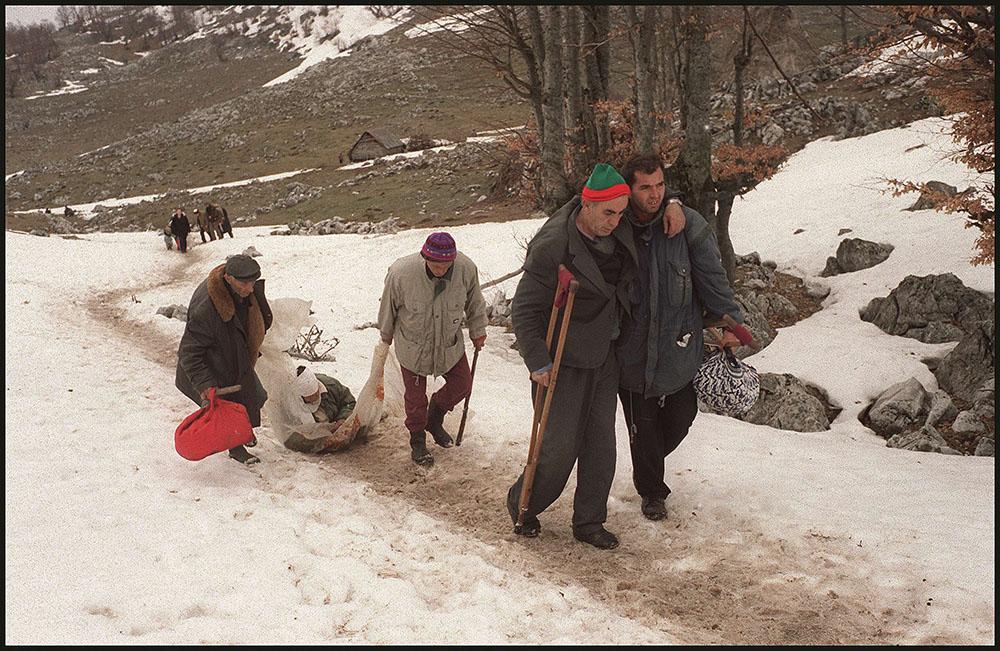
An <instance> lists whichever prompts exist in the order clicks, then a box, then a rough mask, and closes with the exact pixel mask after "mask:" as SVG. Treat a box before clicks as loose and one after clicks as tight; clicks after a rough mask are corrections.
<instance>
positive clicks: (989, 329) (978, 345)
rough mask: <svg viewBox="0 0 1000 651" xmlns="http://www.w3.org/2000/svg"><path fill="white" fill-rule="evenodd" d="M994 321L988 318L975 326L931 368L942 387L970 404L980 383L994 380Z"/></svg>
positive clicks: (980, 385)
mask: <svg viewBox="0 0 1000 651" xmlns="http://www.w3.org/2000/svg"><path fill="white" fill-rule="evenodd" d="M995 334H996V329H995V322H994V319H993V317H992V316H991V317H990V318H989V319H987V320H986V321H982V322H980V323H978V324H975V326H974V327H972V328H970V330H969V331H968V332H966V333H965V335H964V336H963V337H962V338H961V340H960V341H959V342H958V345H957V346H955V348H954V349H952V351H951V352H950V353H948V355H947V357H945V358H944V359H943V360H941V363H940V364H938V365H937V367H936V368H935V369H934V377H936V378H937V381H938V384H940V385H941V388H942V389H944V390H945V391H947V392H948V393H950V394H951V395H953V396H955V397H957V398H960V399H962V400H966V401H968V402H973V400H974V398H975V396H976V392H977V391H978V390H979V389H980V387H982V386H983V383H984V382H986V381H987V380H991V379H992V378H993V373H994V369H993V364H994V359H993V354H994V339H993V338H994V336H995Z"/></svg>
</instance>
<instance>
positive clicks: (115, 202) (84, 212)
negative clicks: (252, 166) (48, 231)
mask: <svg viewBox="0 0 1000 651" xmlns="http://www.w3.org/2000/svg"><path fill="white" fill-rule="evenodd" d="M102 149H103V147H102ZM94 151H100V150H96V149H95V150H94ZM315 169H316V168H315V167H313V168H309V169H305V170H295V171H293V172H281V173H280V174H270V175H268V176H258V177H255V178H252V179H243V180H242V181H230V182H229V183H219V184H216V185H203V186H201V187H200V188H188V189H187V190H183V192H187V193H188V194H202V193H204V192H211V191H212V190H216V189H218V188H233V187H236V186H239V185H250V184H251V183H267V182H268V181H277V180H280V179H286V178H288V177H289V176H295V175H297V174H305V173H306V172H312V171H314V170H315ZM163 196H166V192H161V193H159V194H144V195H140V196H137V197H124V198H121V199H104V200H102V201H94V202H91V203H79V204H76V205H73V206H70V208H72V209H73V212H75V213H77V214H79V215H81V216H82V217H83V218H84V219H93V217H94V208H96V207H97V206H104V207H105V208H117V207H118V206H130V205H133V204H137V203H142V202H143V201H156V200H157V199H159V198H160V197H163ZM45 210H46V209H45V208H35V209H32V210H15V211H14V213H15V214H18V215H24V214H28V213H35V212H40V213H44V212H45ZM49 210H54V209H52V208H49Z"/></svg>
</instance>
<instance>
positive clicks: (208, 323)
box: [174, 254, 273, 465]
mask: <svg viewBox="0 0 1000 651" xmlns="http://www.w3.org/2000/svg"><path fill="white" fill-rule="evenodd" d="M272 320H273V316H272V314H271V307H270V306H269V305H268V303H267V297H266V296H265V295H264V281H263V280H262V279H261V278H260V265H258V264H257V261H256V260H254V259H253V258H251V257H250V256H248V255H242V254H241V255H234V256H231V257H230V258H229V259H228V260H226V262H225V263H224V264H220V265H219V266H217V267H216V268H215V269H212V271H210V272H209V274H208V278H206V279H205V280H204V281H202V283H201V284H200V285H198V288H197V289H195V290H194V294H193V295H192V296H191V303H190V305H189V306H188V320H187V324H186V325H185V326H184V335H183V336H182V337H181V343H180V346H179V347H178V349H177V373H176V378H175V380H174V383H175V384H176V386H177V388H178V389H180V391H181V393H183V394H184V395H186V396H187V397H188V398H190V399H191V400H193V401H194V403H195V404H198V405H201V404H202V403H203V401H206V400H207V399H208V391H209V389H211V388H213V387H214V388H216V389H219V388H222V387H226V386H232V385H234V384H239V385H240V386H241V387H242V388H241V389H240V390H239V391H237V392H236V393H233V394H230V395H227V396H226V400H231V401H233V402H238V403H240V404H241V405H243V406H244V407H246V409H247V415H248V416H249V417H250V424H251V425H252V426H253V427H260V410H261V407H263V406H264V403H265V402H266V401H267V391H265V390H264V387H263V386H262V385H261V383H260V379H259V378H258V377H257V373H256V372H255V371H254V366H255V365H256V363H257V358H258V357H259V356H260V347H261V344H262V343H263V341H264V333H265V332H267V329H268V328H270V327H271V322H272ZM254 443H256V439H255V440H254ZM229 456H230V457H232V458H233V459H236V460H237V461H239V462H240V463H245V464H248V465H249V464H253V463H257V462H259V461H260V459H259V458H258V457H256V456H254V455H252V454H250V453H249V452H247V450H246V448H245V447H243V446H242V445H238V446H236V447H235V448H232V449H230V450H229Z"/></svg>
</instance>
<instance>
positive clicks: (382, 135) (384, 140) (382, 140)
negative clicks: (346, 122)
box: [354, 129, 406, 149]
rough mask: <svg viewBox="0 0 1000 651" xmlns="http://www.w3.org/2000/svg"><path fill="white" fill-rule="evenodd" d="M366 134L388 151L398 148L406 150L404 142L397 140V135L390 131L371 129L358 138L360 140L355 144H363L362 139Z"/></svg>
mask: <svg viewBox="0 0 1000 651" xmlns="http://www.w3.org/2000/svg"><path fill="white" fill-rule="evenodd" d="M366 133H367V134H368V135H370V136H371V137H372V138H374V139H375V140H376V142H378V143H379V144H380V145H382V146H383V147H385V148H386V149H394V148H396V147H402V148H404V149H405V148H406V145H405V144H404V143H403V141H402V140H400V139H399V138H397V137H396V135H395V134H394V133H392V132H391V131H389V130H388V129H369V130H368V131H365V132H363V133H362V134H361V135H360V136H358V140H357V141H356V142H355V143H354V144H355V145H357V144H358V142H361V139H362V138H364V137H365V134H366Z"/></svg>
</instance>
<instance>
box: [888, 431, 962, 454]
mask: <svg viewBox="0 0 1000 651" xmlns="http://www.w3.org/2000/svg"><path fill="white" fill-rule="evenodd" d="M885 444H886V446H887V447H890V448H899V449H901V450H913V451H915V452H939V453H941V454H961V452H959V451H957V450H954V449H952V448H951V447H950V446H949V445H948V442H947V441H945V440H944V437H942V436H941V434H940V432H938V431H937V430H936V429H934V427H933V426H932V425H924V426H923V427H921V428H920V429H919V430H917V431H915V432H906V433H901V434H896V435H895V436H893V437H892V438H890V439H889V440H888V441H886V442H885Z"/></svg>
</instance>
